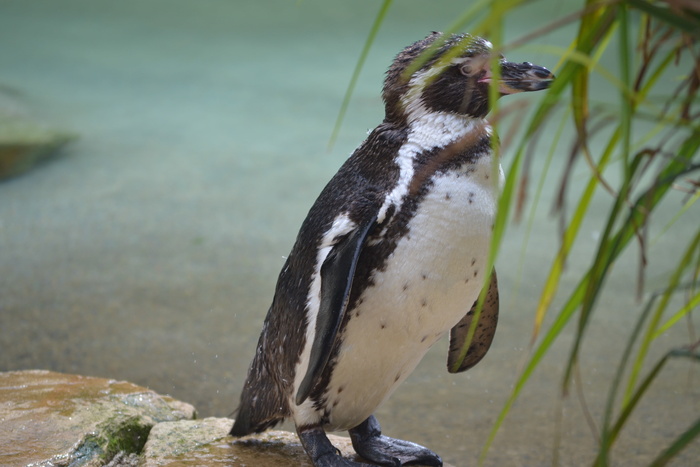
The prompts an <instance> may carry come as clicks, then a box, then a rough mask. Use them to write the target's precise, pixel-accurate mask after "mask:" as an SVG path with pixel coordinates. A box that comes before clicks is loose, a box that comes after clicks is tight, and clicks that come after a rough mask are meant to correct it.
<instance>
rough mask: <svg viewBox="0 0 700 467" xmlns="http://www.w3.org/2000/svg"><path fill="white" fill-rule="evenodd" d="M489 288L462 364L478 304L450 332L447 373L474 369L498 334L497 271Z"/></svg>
mask: <svg viewBox="0 0 700 467" xmlns="http://www.w3.org/2000/svg"><path fill="white" fill-rule="evenodd" d="M488 288H489V289H488V291H487V292H486V300H484V307H483V308H482V310H481V315H480V316H479V323H478V324H477V327H476V331H475V332H474V336H473V337H472V341H471V344H470V345H469V350H468V351H467V354H466V356H465V357H464V359H463V360H462V361H461V362H460V361H459V360H460V358H461V357H462V355H461V354H462V349H463V347H464V344H465V343H466V341H467V334H468V333H469V328H470V327H471V323H472V317H473V316H474V312H475V310H476V303H477V302H474V305H473V306H472V308H471V310H469V313H467V314H466V315H464V317H463V318H462V319H461V320H459V322H458V323H457V324H456V325H455V326H454V327H453V328H452V330H451V331H450V350H449V353H448V355H447V371H449V372H450V373H461V372H462V371H466V370H468V369H469V368H471V367H473V366H474V365H476V364H477V363H479V361H481V359H482V358H484V355H486V352H488V350H489V347H491V342H492V341H493V336H494V334H495V333H496V325H497V324H498V280H497V279H496V270H495V269H494V270H493V271H492V272H491V283H490V284H489V286H488Z"/></svg>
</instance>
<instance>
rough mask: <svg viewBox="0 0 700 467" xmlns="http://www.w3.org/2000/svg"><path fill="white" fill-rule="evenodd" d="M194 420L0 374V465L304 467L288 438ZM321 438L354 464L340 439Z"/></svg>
mask: <svg viewBox="0 0 700 467" xmlns="http://www.w3.org/2000/svg"><path fill="white" fill-rule="evenodd" d="M195 415H196V412H195V409H194V407H192V406H191V405H189V404H186V403H184V402H180V401H177V400H174V399H172V398H170V397H167V396H161V395H159V394H156V393H155V392H153V391H150V390H148V389H146V388H143V387H140V386H136V385H134V384H132V383H128V382H125V381H114V380H109V379H102V378H93V377H87V376H78V375H67V374H61V373H53V372H49V371H43V370H29V371H15V372H7V373H0V466H3V467H15V466H17V467H20V466H22V467H30V466H31V467H63V466H66V467H92V466H107V467H136V466H143V467H156V466H173V467H174V466H201V467H207V466H222V465H225V466H233V467H244V466H247V467H287V466H290V465H294V466H308V467H311V462H310V460H309V459H308V457H307V456H306V454H305V453H304V450H303V449H302V447H301V444H300V443H299V439H298V438H297V436H296V435H295V434H293V433H289V432H285V431H268V432H266V433H262V434H260V435H255V436H248V437H245V438H241V439H234V438H232V437H230V436H228V431H229V430H230V428H231V424H232V423H233V421H232V420H230V419H227V418H205V419H201V420H196V419H194V418H195ZM329 438H330V440H331V442H332V443H333V444H334V445H335V446H336V447H337V448H338V449H339V450H340V452H341V454H342V455H343V456H344V457H346V458H348V459H353V460H359V459H358V458H357V456H356V455H355V452H354V451H353V449H352V446H351V444H350V440H349V439H348V438H346V437H340V436H334V435H329ZM445 467H449V466H447V465H445Z"/></svg>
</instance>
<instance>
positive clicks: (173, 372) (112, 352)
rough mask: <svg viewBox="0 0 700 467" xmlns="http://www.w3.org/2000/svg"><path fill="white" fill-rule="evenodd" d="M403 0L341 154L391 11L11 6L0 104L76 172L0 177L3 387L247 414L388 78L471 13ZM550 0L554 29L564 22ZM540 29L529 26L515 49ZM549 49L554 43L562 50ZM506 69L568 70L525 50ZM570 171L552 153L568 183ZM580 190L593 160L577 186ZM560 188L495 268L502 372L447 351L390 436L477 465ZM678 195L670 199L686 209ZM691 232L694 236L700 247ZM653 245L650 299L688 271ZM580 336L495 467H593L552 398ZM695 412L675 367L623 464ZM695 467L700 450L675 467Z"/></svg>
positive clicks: (181, 1)
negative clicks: (270, 326)
mask: <svg viewBox="0 0 700 467" xmlns="http://www.w3.org/2000/svg"><path fill="white" fill-rule="evenodd" d="M396 3H397V4H396V5H394V6H393V8H392V11H391V13H390V14H389V17H388V19H387V22H386V24H385V25H384V26H383V28H382V30H381V32H380V34H379V37H378V39H377V43H376V46H375V47H374V49H373V50H372V52H371V54H370V56H369V59H368V62H367V64H366V67H365V69H364V71H363V73H362V75H361V78H360V81H359V84H358V89H357V91H356V93H355V95H354V98H353V101H352V103H351V105H350V109H349V113H348V117H347V120H346V121H345V123H344V125H343V128H342V131H341V133H340V136H339V139H338V141H337V143H336V144H335V146H334V147H333V149H332V150H330V151H329V150H328V139H329V136H330V134H331V131H332V127H333V121H334V119H335V117H336V115H337V112H338V109H339V106H340V102H341V99H342V96H343V93H344V92H345V88H346V86H347V83H348V81H349V77H350V76H351V74H352V70H353V67H354V64H355V61H356V60H357V57H358V55H359V52H360V50H361V47H362V44H363V43H364V40H365V37H366V34H367V32H368V30H369V27H370V25H371V23H372V21H373V17H374V15H375V13H376V8H377V5H376V2H372V1H369V0H363V1H354V2H340V1H330V2H329V1H321V0H316V1H304V2H292V1H283V0H276V1H268V2H246V3H243V2H227V1H223V0H208V1H202V2H190V1H185V0H151V1H149V2H142V1H138V0H122V1H120V2H107V1H95V0H32V1H21V2H19V1H15V2H10V1H5V2H1V3H0V42H1V43H2V44H3V46H2V47H1V48H0V63H2V68H1V69H0V105H2V106H4V107H6V108H9V109H12V111H16V112H20V113H24V114H27V115H29V116H32V117H35V118H37V119H41V120H43V121H46V122H48V123H50V124H52V125H54V126H60V127H63V128H66V129H69V130H72V131H75V132H77V133H79V134H80V135H81V137H80V139H79V140H78V141H77V142H75V143H74V144H72V145H71V146H70V147H69V148H68V149H67V150H65V151H64V153H63V155H62V157H60V158H58V159H56V160H54V161H52V162H51V163H48V164H46V165H43V166H41V167H39V168H37V169H36V170H35V171H33V172H31V173H29V174H26V175H24V176H22V177H18V178H15V179H12V180H9V181H6V182H2V183H0V345H1V348H2V352H1V353H0V370H14V369H28V368H45V369H51V370H56V371H62V372H69V373H81V374H86V375H94V376H102V377H108V378H115V379H125V380H129V381H132V382H134V383H137V384H140V385H144V386H148V387H151V388H152V389H154V390H156V391H159V392H162V393H168V394H170V395H172V396H174V397H176V398H179V399H182V400H185V401H188V402H190V403H192V404H194V405H195V406H196V407H197V408H198V410H199V415H200V416H202V417H205V416H227V415H229V414H231V412H232V411H233V410H234V409H235V407H236V404H237V399H238V394H239V391H240V388H241V385H242V383H243V379H244V377H245V373H246V369H247V367H248V364H249V362H250V359H251V357H252V355H253V351H254V348H255V343H256V341H257V337H258V333H259V331H260V327H261V324H262V320H263V318H264V316H265V313H266V311H267V307H268V306H269V303H270V300H271V297H272V292H273V288H274V283H275V279H276V276H277V273H278V271H279V268H280V267H281V266H282V264H283V262H284V256H285V255H286V254H287V253H288V251H289V249H290V248H291V245H292V243H293V241H294V238H295V236H296V232H297V229H298V227H299V225H300V223H301V221H302V220H303V218H304V216H305V215H306V211H307V209H308V208H309V207H310V206H311V203H312V202H313V200H314V199H315V197H316V195H317V194H318V193H319V191H320V190H321V189H322V187H323V185H324V184H325V182H326V181H327V180H328V179H329V178H330V176H331V175H332V174H333V173H334V172H335V170H337V168H338V167H339V166H340V164H341V163H342V162H343V160H344V159H345V157H346V156H347V154H349V153H350V152H351V151H352V150H353V149H354V147H356V146H357V145H358V144H359V143H360V141H361V140H362V139H363V138H364V136H365V133H366V131H367V130H368V129H370V128H372V127H374V126H375V125H376V124H377V123H379V122H380V121H381V118H382V111H383V110H382V105H381V102H380V100H379V91H380V88H381V81H382V79H383V73H384V71H385V69H386V67H387V66H388V64H389V63H390V61H391V59H392V57H393V56H394V54H395V53H396V52H398V51H399V50H400V49H401V48H402V47H403V46H405V45H407V44H409V43H410V42H412V41H414V40H417V39H419V38H421V37H423V36H424V35H425V34H427V33H428V32H429V31H431V30H436V29H441V28H443V27H445V26H446V25H448V24H450V22H451V21H452V20H453V18H454V17H455V15H456V14H458V13H459V12H460V11H462V9H463V8H464V3H463V2H458V1H453V2H441V3H440V8H432V7H431V8H430V9H427V8H426V6H425V3H424V2H419V1H417V0H415V1H403V2H396ZM552 5H554V6H551V7H550V8H549V9H548V11H547V14H548V15H551V14H552V12H555V13H557V14H559V13H561V14H563V13H564V12H563V11H562V10H561V8H563V7H561V6H557V5H559V3H557V2H553V3H552ZM541 14H542V10H524V12H523V13H522V15H523V16H521V17H519V18H518V19H517V21H516V20H514V21H513V22H512V24H511V25H510V27H509V28H508V35H509V37H516V36H518V35H519V34H520V33H522V32H524V31H525V30H527V28H528V22H529V21H532V20H533V19H534V18H537V17H538V16H537V15H541ZM520 28H522V31H521V30H520ZM557 34H559V35H557V36H550V37H549V38H548V39H547V38H545V39H543V41H546V40H552V41H554V40H558V41H560V42H559V43H560V44H563V43H564V42H561V41H568V40H569V39H570V37H569V36H567V35H566V32H561V33H557ZM509 58H510V59H511V60H515V61H517V60H520V61H525V60H527V61H532V62H534V63H541V64H543V65H546V66H553V65H554V64H555V63H556V59H555V58H553V57H551V56H547V55H545V54H542V53H538V52H533V51H532V49H531V50H527V51H526V50H522V51H514V52H511V53H510V55H509ZM535 98H536V97H535ZM513 99H519V97H516V98H513ZM508 154H509V153H508V152H506V154H505V157H508ZM562 154H565V152H563V153H562ZM543 155H544V154H543ZM564 159H565V157H564V156H563V155H562V157H561V158H555V160H554V165H555V167H554V169H553V174H558V173H559V172H560V170H561V167H562V166H563V162H564ZM542 162H543V161H542V160H536V162H535V169H536V170H541V166H542ZM506 163H507V162H506ZM587 177H588V172H587V170H586V168H585V167H581V168H580V170H579V171H578V172H577V173H576V175H575V176H574V178H573V182H572V183H573V184H579V185H580V184H581V183H582V182H584V181H585V180H586V179H587ZM556 181H558V175H557V176H553V177H552V182H551V186H550V185H548V186H546V187H545V190H544V194H543V198H544V199H543V202H542V205H541V207H540V208H539V209H538V210H537V211H536V213H535V217H534V222H533V224H532V231H531V232H530V233H529V237H528V238H529V241H528V242H527V243H524V239H525V238H526V234H527V229H528V226H527V225H526V224H523V225H521V226H514V227H513V228H511V229H510V231H509V232H508V235H507V238H506V241H505V244H504V245H503V248H502V251H501V255H500V258H499V260H498V264H497V268H498V271H499V281H500V288H501V296H502V299H501V310H502V312H501V313H502V318H501V322H500V325H499V332H498V333H497V336H496V339H495V342H494V345H493V347H492V350H491V351H490V353H489V355H488V356H487V357H486V358H485V359H484V361H483V362H482V363H481V364H480V365H478V366H477V367H476V368H474V369H473V370H470V371H469V372H467V373H465V374H461V375H450V374H448V373H447V371H446V368H445V363H446V343H445V342H440V343H438V344H437V345H436V346H435V347H434V348H433V349H432V350H431V351H430V352H429V353H428V355H427V356H426V358H425V359H424V360H423V362H422V363H421V364H420V365H419V367H418V369H417V370H416V372H415V373H414V374H413V375H412V376H411V377H410V378H409V379H408V380H407V381H406V383H404V385H403V386H402V387H400V388H399V390H398V391H397V392H396V393H395V394H394V396H393V397H392V398H391V399H390V400H389V402H388V403H387V404H385V405H384V406H383V407H382V408H380V409H379V411H378V413H377V415H378V418H379V420H380V421H381V422H382V424H383V426H384V430H385V433H387V434H389V435H393V436H398V437H404V438H406V439H410V440H413V441H416V442H420V443H424V444H426V445H428V446H430V447H431V448H432V449H434V450H435V451H437V452H438V453H440V454H441V455H442V456H443V457H444V459H445V460H446V461H448V462H450V463H452V464H454V465H458V466H463V465H475V462H476V459H477V457H478V454H479V451H480V449H481V446H482V445H483V443H484V442H485V440H486V438H487V435H488V432H489V430H490V427H491V425H492V424H493V422H494V421H495V419H496V417H497V415H498V413H499V411H500V409H501V407H502V406H503V403H504V402H505V400H506V399H507V397H508V395H509V392H510V390H511V388H512V385H513V383H514V381H515V376H516V374H517V372H518V371H519V369H520V368H521V367H522V364H523V362H524V361H525V358H526V357H527V355H528V349H529V347H528V346H529V341H530V338H531V334H532V320H533V315H534V309H535V304H536V302H537V300H538V298H539V291H540V287H541V285H542V282H543V280H544V278H545V275H546V273H547V264H548V263H549V261H550V260H551V258H552V256H553V254H554V253H555V251H556V248H557V247H558V239H557V224H556V222H555V221H553V220H552V219H550V218H549V217H548V212H549V207H550V205H551V204H550V202H551V198H552V196H553V194H554V190H555V184H556ZM672 198H673V197H672ZM680 199H681V197H680V196H677V197H676V198H675V199H671V200H670V201H669V203H675V204H672V205H671V211H673V210H674V209H677V208H678V206H679V204H678V203H680V201H679V200H680ZM609 202H610V200H609V199H608V198H606V197H605V196H601V197H599V198H596V201H595V203H596V204H595V206H596V209H595V211H594V213H593V216H598V218H597V219H596V218H595V217H593V218H591V219H589V220H588V222H587V224H586V227H584V229H583V232H582V234H581V235H582V238H581V239H580V242H579V245H578V248H577V250H576V251H575V256H574V257H573V258H572V259H571V261H570V263H569V264H568V269H567V271H566V273H565V275H564V278H563V284H562V290H563V291H562V294H561V295H562V296H561V297H560V298H559V299H558V303H561V301H562V300H563V298H565V296H566V293H567V292H569V291H570V290H571V288H572V287H573V285H574V284H575V280H576V278H577V274H579V273H580V271H581V268H582V267H583V266H584V265H585V264H586V260H587V259H588V257H589V256H590V254H591V252H592V251H593V249H594V248H595V245H596V244H595V240H596V232H597V230H598V229H600V227H599V225H601V222H602V219H604V218H605V217H604V216H605V215H606V211H605V209H606V207H607V206H608V204H609ZM696 214H697V210H696ZM694 218H695V219H697V218H698V217H697V216H695V217H694ZM686 219H693V216H686ZM664 223H665V222H664V221H663V220H662V221H661V222H659V225H660V226H661V225H664ZM688 224H689V225H687V226H686V227H683V228H681V232H682V231H683V229H684V228H685V230H687V231H688V232H691V231H693V229H694V228H695V227H694V225H692V223H688ZM653 247H654V248H653V251H652V254H651V256H650V261H652V263H651V264H653V268H652V269H650V273H649V287H650V288H654V287H659V286H661V285H662V284H663V283H664V281H665V279H666V277H667V274H668V270H669V268H670V267H671V265H672V264H673V262H674V261H675V260H676V258H677V257H678V255H679V254H680V250H679V246H677V245H674V242H672V241H671V240H670V239H668V238H665V237H661V239H660V240H659V241H658V242H657V243H656V244H654V246H653ZM637 268H638V260H637V258H636V255H635V254H629V255H626V256H623V257H622V258H621V259H620V261H619V262H618V264H617V265H616V271H615V274H614V275H613V276H612V278H611V279H610V282H611V283H610V284H609V287H610V290H611V291H615V292H614V293H613V292H610V293H608V294H606V295H605V296H604V299H603V300H602V302H601V303H600V308H599V311H598V313H597V315H596V318H595V319H594V320H593V323H592V324H591V328H590V330H589V340H588V341H587V342H586V345H585V346H584V349H583V354H582V361H581V368H580V373H581V387H582V390H583V393H584V394H585V399H586V403H587V407H588V410H589V411H590V412H591V414H592V416H593V418H594V420H596V421H597V422H598V421H599V420H600V415H601V412H602V408H603V406H604V403H605V397H606V396H607V388H608V384H609V380H610V377H611V375H612V374H613V373H614V371H615V366H616V365H617V361H618V358H619V352H620V349H621V348H622V346H623V345H624V342H625V339H626V337H627V331H628V330H629V329H630V327H631V326H633V325H634V322H635V319H636V314H635V313H634V312H633V311H634V310H636V309H638V304H636V303H635V299H634V284H635V280H636V270H637ZM568 331H569V332H568V333H565V335H564V337H563V338H562V339H561V340H560V342H558V343H557V344H556V345H555V347H554V349H553V351H552V352H551V353H550V355H549V356H548V357H547V358H546V359H545V361H544V363H543V364H542V365H541V367H540V368H539V369H538V370H537V372H536V373H535V375H534V377H533V379H532V381H531V383H530V384H529V386H527V388H526V389H525V391H524V392H523V395H522V397H521V398H520V399H519V400H518V402H517V403H516V404H515V406H514V408H513V411H512V413H511V414H510V416H509V417H508V419H507V421H506V424H505V426H504V428H503V429H502V430H501V431H500V432H499V434H498V436H497V438H496V442H495V444H494V446H493V448H492V450H491V453H490V456H489V458H488V461H487V463H486V465H490V466H539V465H553V464H554V462H555V461H554V460H553V451H554V449H555V446H556V445H557V443H558V446H559V451H558V453H559V454H558V456H559V457H558V462H559V465H566V466H569V465H572V466H575V465H587V464H588V463H590V461H591V452H592V449H593V448H594V445H595V439H594V437H593V435H592V434H591V430H590V428H589V426H588V424H587V422H586V418H585V416H584V411H583V410H582V408H581V403H580V402H579V399H578V398H577V396H576V395H575V394H572V395H571V396H570V397H568V398H566V399H563V400H562V399H561V398H560V397H559V392H558V390H557V384H558V382H559V381H560V379H561V376H562V363H563V361H564V359H565V358H566V356H567V354H568V350H569V345H570V344H571V342H570V340H571V335H572V331H573V329H571V330H568ZM688 340H689V338H688V336H687V332H686V331H685V330H684V329H683V327H682V326H681V327H679V329H677V330H675V331H673V332H671V333H669V335H668V336H664V337H663V338H661V339H659V340H658V341H657V344H656V345H657V347H656V348H655V349H654V352H655V355H659V354H660V353H662V352H664V351H665V350H667V349H668V348H670V347H671V346H676V345H678V344H679V343H685V342H687V341H688ZM698 396H700V393H699V392H698V388H697V374H693V373H692V372H691V371H690V366H689V365H687V364H686V362H681V361H678V362H676V361H674V362H671V363H670V364H669V365H668V366H667V368H666V369H665V370H664V373H663V377H662V378H660V379H659V380H658V381H657V382H656V383H655V384H654V385H653V387H652V389H651V391H650V395H649V397H648V399H647V400H646V401H645V402H644V403H643V404H642V405H641V406H640V408H639V410H638V412H637V413H635V414H634V416H633V417H632V419H631V420H630V423H629V428H628V431H627V432H625V434H624V435H623V436H622V437H621V439H620V441H619V445H618V446H617V449H616V451H615V461H616V465H621V466H638V465H642V464H643V462H644V461H648V460H649V459H651V458H652V457H653V456H654V455H656V453H658V452H659V450H660V449H661V448H662V447H664V446H665V445H666V444H667V443H668V442H669V440H671V439H673V437H675V436H677V435H678V434H679V433H680V432H681V431H682V430H684V429H686V428H687V427H688V426H689V424H690V423H691V422H692V421H693V420H695V418H696V417H697V414H698V413H700V397H698ZM697 458H700V448H699V447H698V446H697V444H696V445H694V446H692V447H691V448H690V449H688V450H687V451H686V452H685V453H684V456H683V457H682V458H681V459H680V460H679V461H678V462H677V463H676V465H690V464H689V462H690V461H689V459H697Z"/></svg>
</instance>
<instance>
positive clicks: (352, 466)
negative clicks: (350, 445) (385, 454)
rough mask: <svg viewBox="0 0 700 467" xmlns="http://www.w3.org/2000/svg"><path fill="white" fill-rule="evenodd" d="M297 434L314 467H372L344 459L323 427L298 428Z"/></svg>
mask: <svg viewBox="0 0 700 467" xmlns="http://www.w3.org/2000/svg"><path fill="white" fill-rule="evenodd" d="M297 434H298V435H299V440H300V441H301V445H302V446H303V447H304V451H306V454H308V455H309V457H310V458H311V461H312V462H313V464H314V467H372V466H371V465H369V464H360V463H358V462H353V461H350V460H348V459H346V458H344V457H342V456H341V455H340V452H339V451H338V450H337V449H336V448H335V446H333V444H331V442H330V440H329V439H328V436H326V432H325V431H323V428H321V427H317V426H316V427H306V428H297Z"/></svg>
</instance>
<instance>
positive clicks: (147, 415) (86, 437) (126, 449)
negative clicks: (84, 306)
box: [0, 370, 195, 467]
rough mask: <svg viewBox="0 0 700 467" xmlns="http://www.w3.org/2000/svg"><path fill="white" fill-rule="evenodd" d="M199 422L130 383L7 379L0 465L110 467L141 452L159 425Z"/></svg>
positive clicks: (35, 373)
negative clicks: (119, 457)
mask: <svg viewBox="0 0 700 467" xmlns="http://www.w3.org/2000/svg"><path fill="white" fill-rule="evenodd" d="M194 416H195V410H194V407H192V406H191V405H189V404H185V403H183V402H180V401H176V400H175V399H172V398H170V397H166V396H160V395H158V394H156V393H155V392H153V391H150V390H148V389H146V388H143V387H140V386H136V385H135V384H132V383H128V382H125V381H114V380H109V379H102V378H91V377H86V376H78V375H67V374H61V373H53V372H50V371H43V370H30V371H13V372H6V373H0V465H2V466H3V467H10V466H30V465H31V466H46V467H53V466H57V467H58V466H70V467H78V466H80V467H83V466H86V467H89V466H100V465H105V464H107V463H108V462H109V461H110V460H112V459H113V458H114V457H115V456H116V455H117V454H119V453H127V454H130V453H139V452H140V451H141V450H142V448H143V446H144V444H145V443H146V439H147V438H148V433H149V432H150V431H151V428H152V427H153V426H154V425H156V424H157V423H159V422H164V421H174V420H180V419H184V418H194ZM122 455H123V454H122Z"/></svg>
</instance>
